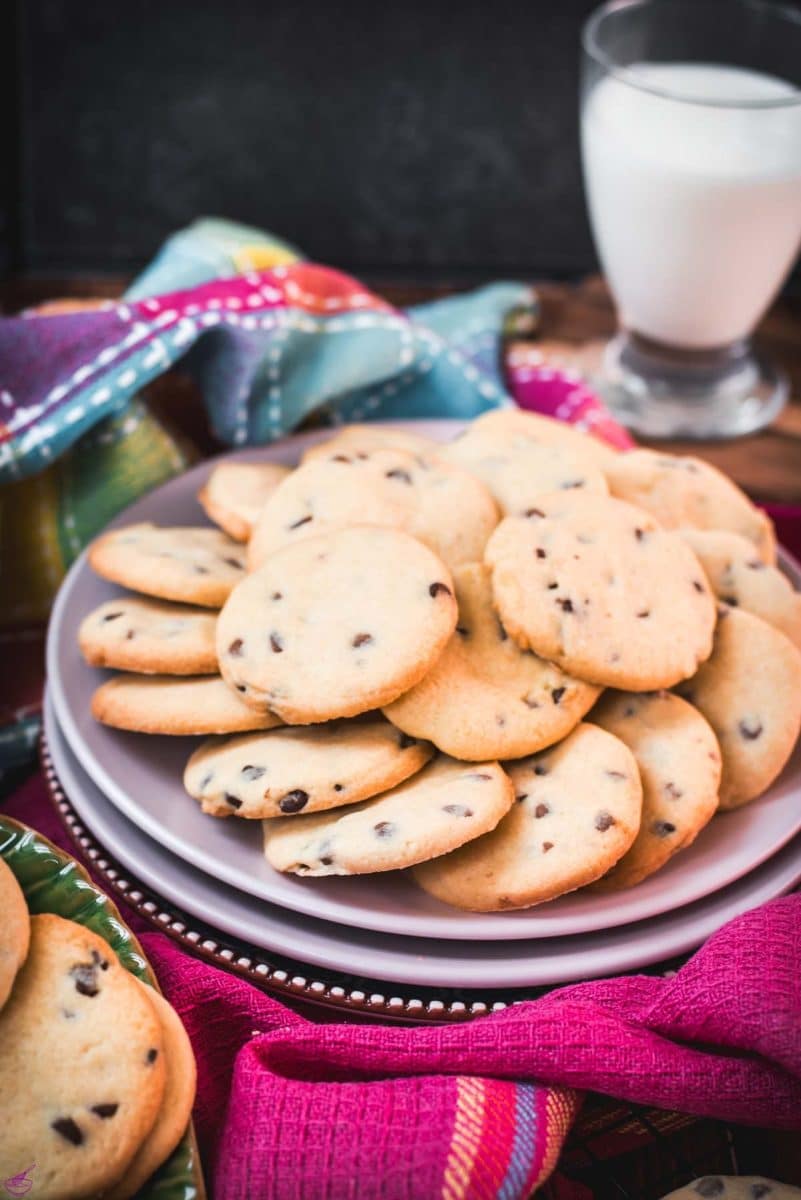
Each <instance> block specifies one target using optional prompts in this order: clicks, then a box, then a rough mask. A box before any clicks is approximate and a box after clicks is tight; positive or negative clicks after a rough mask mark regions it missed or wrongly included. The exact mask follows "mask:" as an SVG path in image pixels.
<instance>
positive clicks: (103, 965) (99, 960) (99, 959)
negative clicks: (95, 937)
mask: <svg viewBox="0 0 801 1200" xmlns="http://www.w3.org/2000/svg"><path fill="white" fill-rule="evenodd" d="M92 962H93V963H94V964H95V966H97V967H100V970H101V971H107V970H108V968H109V961H108V959H107V958H103V956H102V954H98V952H97V950H93V951H92Z"/></svg>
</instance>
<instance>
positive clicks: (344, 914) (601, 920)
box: [47, 421, 801, 941]
mask: <svg viewBox="0 0 801 1200" xmlns="http://www.w3.org/2000/svg"><path fill="white" fill-rule="evenodd" d="M405 424H407V425H408V426H409V428H410V429H413V430H414V431H415V432H416V433H420V434H424V435H427V436H430V437H432V438H438V439H440V440H443V439H446V438H450V437H452V436H453V435H454V434H455V433H457V432H458V431H459V429H460V428H461V424H460V423H459V422H453V421H436V422H422V421H415V422H406V423H405ZM327 436H329V431H320V432H315V433H312V434H305V435H302V436H299V437H293V438H288V439H286V440H285V441H283V442H280V443H278V444H276V445H274V446H269V447H265V448H263V449H261V450H255V451H254V450H247V451H241V452H238V453H235V454H232V455H229V456H226V457H228V458H231V459H235V460H236V459H241V460H255V459H259V460H263V461H274V462H287V463H294V462H296V461H297V460H298V458H299V457H300V455H301V453H302V452H303V450H304V449H305V448H306V447H307V446H309V445H311V444H313V443H314V442H318V441H320V440H321V439H322V438H324V437H327ZM214 461H215V460H212V461H210V462H209V461H207V462H204V463H202V464H200V465H199V466H197V467H195V468H194V469H193V470H191V471H188V472H187V473H186V474H185V475H183V476H181V477H180V478H178V479H175V480H172V481H171V482H169V483H167V484H165V485H164V486H163V487H160V488H157V489H156V490H155V491H153V492H151V493H150V494H149V495H148V496H145V497H144V498H142V499H141V500H139V501H137V502H136V503H135V504H133V505H131V507H130V508H128V509H127V510H126V511H125V512H124V513H122V514H121V515H120V516H119V517H118V518H117V519H116V520H115V521H114V522H112V525H123V524H129V523H131V522H134V521H155V522H157V523H159V524H208V522H207V521H206V520H205V517H204V515H203V512H202V510H201V509H200V507H199V505H198V504H197V501H196V499H195V497H196V494H197V492H198V490H199V488H200V487H201V485H202V483H203V481H204V480H205V478H206V476H207V475H208V473H209V472H210V470H211V469H212V466H213V465H214ZM216 461H219V460H216ZM783 565H784V568H785V570H786V571H787V573H788V574H789V575H790V577H791V578H792V579H793V581H794V582H795V584H796V586H801V568H799V567H798V565H797V564H795V563H794V562H792V561H791V560H790V559H789V558H788V557H787V556H785V557H784V560H783ZM118 593H119V589H118V588H116V587H115V586H114V585H113V584H110V583H107V582H106V581H105V580H102V579H99V578H98V577H97V576H95V575H94V574H93V572H92V571H91V570H90V569H89V567H88V565H87V562H86V556H85V555H82V556H81V557H80V558H79V559H78V560H77V562H76V563H75V564H74V566H73V567H72V569H71V571H70V572H69V574H68V576H67V578H66V580H65V581H64V584H63V585H62V588H61V590H60V592H59V595H58V598H57V601H56V604H55V607H54V610H53V615H52V619H51V622H50V629H49V632H48V645H47V671H48V687H49V690H50V696H51V699H52V703H53V707H54V710H55V714H56V716H57V719H58V722H59V725H60V726H61V728H62V730H63V731H64V734H65V736H66V738H67V740H68V742H69V745H70V747H71V749H72V750H73V751H74V753H75V755H76V756H77V758H78V760H79V762H80V764H81V766H82V767H83V769H84V770H85V771H86V773H87V774H88V775H89V776H90V777H91V779H92V780H93V781H94V782H95V783H96V784H97V785H98V786H99V787H100V788H101V789H102V791H103V792H104V793H105V795H106V796H107V797H108V798H109V800H111V802H112V803H113V804H114V805H115V806H116V807H117V808H119V810H120V812H122V813H123V814H124V815H125V816H126V817H127V818H128V819H129V820H130V821H131V822H132V823H133V824H134V825H136V826H137V827H138V828H139V829H141V830H143V831H144V832H145V833H147V834H148V835H149V836H150V837H151V838H153V839H156V840H158V841H159V842H160V843H161V845H162V846H163V847H164V848H165V849H167V850H169V851H170V852H171V854H172V855H174V856H176V858H180V859H182V860H183V861H184V862H186V863H188V864H190V865H191V866H193V867H195V868H198V869H199V870H201V871H205V872H206V873H207V874H208V875H210V876H211V877H212V878H213V879H216V880H218V881H219V882H220V883H224V884H227V885H229V886H230V887H232V888H236V889H238V890H239V891H240V892H243V893H246V894H248V895H250V896H253V897H256V898H258V899H260V900H263V901H269V902H270V903H271V904H274V905H280V906H282V907H284V908H286V909H289V910H291V911H292V912H296V913H306V914H307V915H309V916H313V917H316V918H322V919H324V920H327V921H332V922H339V923H341V924H344V925H346V926H349V927H357V928H361V929H374V930H379V931H382V932H386V933H396V934H405V935H414V936H416V937H421V938H427V937H430V938H448V939H469V940H472V939H493V940H497V941H503V940H508V939H518V938H551V937H562V936H565V935H568V936H572V935H575V934H579V933H588V932H591V931H592V930H602V929H612V928H613V927H616V926H620V925H624V924H626V923H627V922H632V921H640V920H643V919H645V918H648V917H654V916H658V915H659V914H662V913H666V912H670V911H671V910H673V909H676V908H678V907H680V906H681V905H685V904H691V903H693V902H695V901H697V900H699V899H701V898H702V897H704V896H708V895H711V894H712V893H713V892H715V891H716V890H718V889H719V888H723V887H726V886H727V885H728V884H730V883H732V882H733V881H734V880H736V879H739V878H740V877H741V876H743V875H744V874H745V873H746V872H748V871H751V870H753V869H754V868H755V867H757V866H758V865H759V864H760V863H762V862H764V861H765V860H766V859H767V858H768V857H769V856H770V855H771V854H774V853H775V852H776V851H777V850H779V849H780V848H781V847H782V846H783V845H784V844H785V843H786V842H787V841H788V840H789V839H790V838H792V837H793V835H794V834H795V833H796V832H797V831H798V830H799V829H801V752H799V751H796V754H795V757H794V758H793V760H792V762H791V763H790V765H789V766H788V767H787V769H786V770H785V772H784V774H783V776H782V777H781V779H780V780H778V782H777V783H776V784H774V786H773V787H772V788H771V789H770V791H769V792H768V793H767V794H766V795H765V796H763V797H762V798H761V799H760V800H758V801H757V802H756V803H754V804H752V805H749V806H748V807H747V808H745V809H742V810H740V811H738V812H734V813H728V814H725V815H723V816H720V817H717V818H715V820H714V821H713V822H712V824H711V825H710V826H708V827H707V829H706V830H704V832H703V833H702V834H701V836H700V837H699V838H698V839H697V841H696V842H695V844H694V845H693V846H692V847H690V849H689V850H686V851H684V852H683V853H681V854H679V855H677V857H676V858H675V859H674V860H673V861H672V862H671V863H669V864H668V865H667V866H666V867H665V868H664V869H663V870H662V871H660V872H659V873H658V874H656V875H654V876H652V878H650V879H648V880H645V881H644V882H643V883H642V884H639V885H638V886H637V887H635V888H631V889H630V890H628V891H627V892H622V893H619V894H617V895H610V896H590V895H586V894H584V893H582V892H576V893H574V894H572V895H570V896H564V897H561V898H560V899H558V900H554V901H551V902H550V903H548V904H543V905H540V906H539V907H538V908H534V909H529V910H526V911H522V912H512V913H492V914H466V913H463V912H460V911H458V910H456V909H451V908H448V907H447V906H445V905H443V904H440V903H439V902H438V901H436V900H434V899H433V898H432V897H430V896H428V895H426V893H424V892H422V891H420V890H419V889H418V888H416V887H415V886H414V885H413V884H412V883H411V882H410V880H409V879H408V878H407V877H406V876H404V875H403V874H400V873H394V874H392V875H374V876H362V877H352V878H326V879H300V878H296V877H294V876H285V875H279V874H277V873H276V872H274V871H273V870H272V869H271V868H270V867H268V865H267V863H266V862H265V861H264V858H263V856H262V853H261V833H260V829H259V825H258V822H253V823H249V822H245V821H236V820H233V819H231V820H227V821H221V820H215V819H214V818H212V817H207V816H204V815H203V813H201V811H200V809H199V807H198V805H197V804H196V803H195V801H193V800H191V799H190V798H189V797H188V796H187V795H186V794H185V793H184V791H183V788H182V785H181V776H182V773H183V767H184V764H185V762H186V760H187V758H188V757H189V754H190V752H191V750H192V749H193V748H194V746H195V745H196V744H197V742H198V739H191V738H168V737H151V736H146V735H143V734H134V733H124V732H120V731H118V730H114V729H107V728H105V727H103V726H101V725H98V724H97V723H96V722H95V721H93V719H92V717H91V715H90V712H89V702H90V698H91V695H92V692H93V691H94V689H95V688H96V687H97V685H98V683H100V682H101V681H102V679H103V678H104V677H105V676H106V674H107V673H105V672H102V671H98V670H94V669H92V668H89V667H87V666H86V665H85V663H84V662H83V659H82V658H81V656H80V654H79V652H78V647H77V630H78V626H79V624H80V622H81V620H82V618H83V617H84V616H85V614H86V613H88V612H89V611H90V610H91V609H93V608H94V607H96V606H97V605H98V604H100V603H101V602H102V601H104V600H107V599H110V598H111V597H113V596H114V595H116V594H118Z"/></svg>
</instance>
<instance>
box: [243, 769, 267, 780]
mask: <svg viewBox="0 0 801 1200" xmlns="http://www.w3.org/2000/svg"><path fill="white" fill-rule="evenodd" d="M266 772H267V768H266V767H252V766H250V765H248V766H247V767H243V768H242V770H241V771H240V775H241V776H242V778H243V779H246V780H247V781H248V783H253V781H254V779H261V777H262V775H264V774H266Z"/></svg>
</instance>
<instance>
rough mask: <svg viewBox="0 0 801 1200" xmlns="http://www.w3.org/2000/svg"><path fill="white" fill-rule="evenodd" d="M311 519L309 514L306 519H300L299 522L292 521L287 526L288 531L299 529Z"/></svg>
mask: <svg viewBox="0 0 801 1200" xmlns="http://www.w3.org/2000/svg"><path fill="white" fill-rule="evenodd" d="M312 519H313V518H312V516H311V514H310V515H309V516H308V517H301V518H300V520H299V521H294V522H293V523H292V524H291V525H290V526H289V528H290V529H300V527H301V525H308V523H309V521H311V520H312Z"/></svg>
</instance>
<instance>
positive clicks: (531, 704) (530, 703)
mask: <svg viewBox="0 0 801 1200" xmlns="http://www.w3.org/2000/svg"><path fill="white" fill-rule="evenodd" d="M523 703H524V704H525V706H526V708H540V707H541V705H540V702H539V700H535V699H534V697H533V696H524V697H523Z"/></svg>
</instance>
